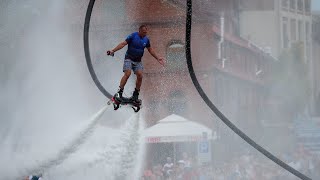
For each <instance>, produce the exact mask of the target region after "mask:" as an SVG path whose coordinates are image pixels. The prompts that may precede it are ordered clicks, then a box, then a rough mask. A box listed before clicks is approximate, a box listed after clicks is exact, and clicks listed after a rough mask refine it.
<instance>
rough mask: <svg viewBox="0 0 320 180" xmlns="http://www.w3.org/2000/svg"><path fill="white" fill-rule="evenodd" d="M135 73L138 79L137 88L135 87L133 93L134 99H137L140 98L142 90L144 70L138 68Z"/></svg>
mask: <svg viewBox="0 0 320 180" xmlns="http://www.w3.org/2000/svg"><path fill="white" fill-rule="evenodd" d="M135 74H136V76H137V80H136V88H135V89H134V91H133V95H132V98H131V99H132V100H133V101H136V100H138V99H139V92H140V87H141V84H142V74H143V72H142V70H137V71H135Z"/></svg>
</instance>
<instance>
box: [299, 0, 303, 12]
mask: <svg viewBox="0 0 320 180" xmlns="http://www.w3.org/2000/svg"><path fill="white" fill-rule="evenodd" d="M298 10H299V11H301V12H302V11H303V2H302V0H298Z"/></svg>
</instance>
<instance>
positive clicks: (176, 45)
mask: <svg viewBox="0 0 320 180" xmlns="http://www.w3.org/2000/svg"><path fill="white" fill-rule="evenodd" d="M186 67H187V66H186V57H185V50H184V44H183V43H182V42H181V41H176V40H175V41H172V42H171V43H170V44H169V46H168V48H167V69H168V70H186Z"/></svg>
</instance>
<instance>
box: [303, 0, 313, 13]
mask: <svg viewBox="0 0 320 180" xmlns="http://www.w3.org/2000/svg"><path fill="white" fill-rule="evenodd" d="M304 8H305V12H306V13H310V12H311V1H310V0H305V2H304Z"/></svg>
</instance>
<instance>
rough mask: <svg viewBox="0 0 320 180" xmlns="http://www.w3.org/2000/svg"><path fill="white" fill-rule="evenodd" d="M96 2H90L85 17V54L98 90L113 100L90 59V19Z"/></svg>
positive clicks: (93, 0)
mask: <svg viewBox="0 0 320 180" xmlns="http://www.w3.org/2000/svg"><path fill="white" fill-rule="evenodd" d="M94 2H95V0H90V2H89V5H88V8H87V13H86V17H85V22H84V30H83V43H84V54H85V56H86V62H87V66H88V69H89V72H90V75H91V77H92V79H93V81H94V83H95V84H96V86H97V87H98V89H99V90H100V91H101V92H102V94H104V95H105V96H106V97H107V98H109V99H111V98H112V95H111V94H110V93H109V92H108V91H107V90H105V89H104V87H103V86H102V85H101V83H100V81H99V80H98V77H97V75H96V73H95V71H94V69H93V67H92V61H91V57H90V48H89V29H90V19H91V14H92V9H93V6H94Z"/></svg>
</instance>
